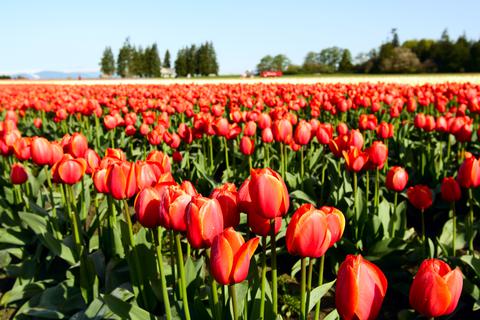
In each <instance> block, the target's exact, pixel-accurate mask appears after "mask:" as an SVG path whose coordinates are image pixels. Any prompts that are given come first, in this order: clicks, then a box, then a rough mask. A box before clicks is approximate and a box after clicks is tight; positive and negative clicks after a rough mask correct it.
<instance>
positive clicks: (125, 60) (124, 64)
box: [117, 38, 133, 78]
mask: <svg viewBox="0 0 480 320" xmlns="http://www.w3.org/2000/svg"><path fill="white" fill-rule="evenodd" d="M132 51H133V48H132V45H131V44H130V39H129V38H127V39H126V40H125V42H124V43H123V46H122V47H121V48H120V50H119V51H118V57H117V74H118V75H119V76H120V77H122V78H125V77H128V76H130V69H129V64H130V62H131V60H132Z"/></svg>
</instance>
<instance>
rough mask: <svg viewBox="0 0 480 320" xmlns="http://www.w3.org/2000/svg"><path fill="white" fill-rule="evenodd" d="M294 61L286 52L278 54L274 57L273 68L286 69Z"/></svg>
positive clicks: (277, 69) (276, 69)
mask: <svg viewBox="0 0 480 320" xmlns="http://www.w3.org/2000/svg"><path fill="white" fill-rule="evenodd" d="M291 63H292V62H291V61H290V59H289V58H288V57H287V56H286V55H284V54H277V55H276V56H275V57H273V59H272V64H271V68H272V70H275V71H285V70H286V69H287V67H288V66H289V65H290V64H291Z"/></svg>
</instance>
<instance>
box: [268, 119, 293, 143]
mask: <svg viewBox="0 0 480 320" xmlns="http://www.w3.org/2000/svg"><path fill="white" fill-rule="evenodd" d="M272 132H273V137H274V139H275V141H277V142H283V143H285V144H289V143H290V141H291V140H292V135H293V127H292V123H291V122H290V121H288V120H287V119H281V120H276V121H275V122H274V123H273V126H272Z"/></svg>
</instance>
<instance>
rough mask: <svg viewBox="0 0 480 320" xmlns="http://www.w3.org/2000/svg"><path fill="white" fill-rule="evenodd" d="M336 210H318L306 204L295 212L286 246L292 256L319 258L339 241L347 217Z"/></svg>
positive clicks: (288, 228) (287, 235)
mask: <svg viewBox="0 0 480 320" xmlns="http://www.w3.org/2000/svg"><path fill="white" fill-rule="evenodd" d="M331 209H334V208H325V211H324V210H323V208H322V209H316V208H315V207H314V206H313V205H312V204H304V205H302V206H301V207H300V208H298V209H297V211H295V213H294V214H293V217H292V219H291V220H290V223H289V224H288V226H287V234H286V244H287V250H288V252H289V253H290V254H291V255H298V256H301V257H303V258H305V257H310V258H318V257H321V256H323V255H324V254H325V252H326V251H327V249H328V248H330V247H331V246H332V245H333V244H335V242H336V241H338V240H339V239H340V238H341V236H342V234H343V230H344V228H345V217H344V216H343V214H342V213H341V212H340V211H339V210H336V209H334V210H331Z"/></svg>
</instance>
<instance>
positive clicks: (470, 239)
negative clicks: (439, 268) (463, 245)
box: [468, 188, 475, 256]
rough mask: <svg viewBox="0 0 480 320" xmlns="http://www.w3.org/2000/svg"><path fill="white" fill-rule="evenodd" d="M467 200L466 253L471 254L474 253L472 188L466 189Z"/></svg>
mask: <svg viewBox="0 0 480 320" xmlns="http://www.w3.org/2000/svg"><path fill="white" fill-rule="evenodd" d="M468 202H469V204H470V210H469V215H468V229H469V231H468V253H469V254H471V255H473V256H474V255H475V251H474V248H473V238H474V230H473V192H472V188H469V189H468Z"/></svg>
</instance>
